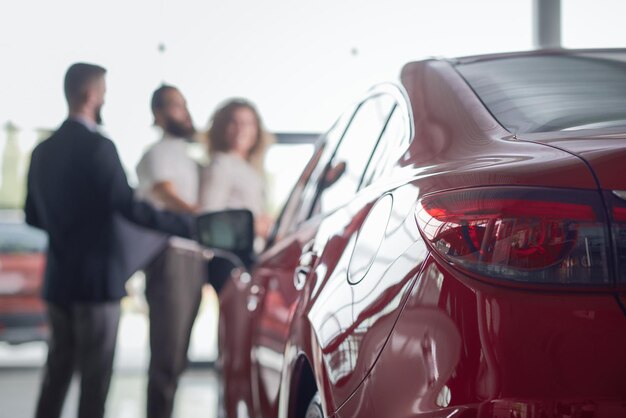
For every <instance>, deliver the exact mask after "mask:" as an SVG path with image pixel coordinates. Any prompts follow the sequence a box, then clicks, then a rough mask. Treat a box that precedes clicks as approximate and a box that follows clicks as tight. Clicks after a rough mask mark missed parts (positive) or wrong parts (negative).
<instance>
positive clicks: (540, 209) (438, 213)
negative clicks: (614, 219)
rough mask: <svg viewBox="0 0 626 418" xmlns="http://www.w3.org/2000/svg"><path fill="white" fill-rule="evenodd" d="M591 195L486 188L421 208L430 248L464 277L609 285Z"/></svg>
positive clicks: (598, 211)
mask: <svg viewBox="0 0 626 418" xmlns="http://www.w3.org/2000/svg"><path fill="white" fill-rule="evenodd" d="M602 213H603V212H602V203H601V200H600V196H599V195H598V194H597V193H594V192H584V191H561V190H548V189H528V188H507V189H505V188H488V189H487V188H485V189H473V190H463V191H454V192H446V193H440V194H435V195H431V196H427V197H424V198H423V199H421V200H420V202H419V204H418V207H417V212H416V219H417V223H418V226H419V228H420V230H421V231H422V233H423V234H424V236H425V238H426V239H427V240H428V241H429V242H430V244H431V245H432V247H433V248H434V249H435V250H436V251H437V252H438V253H439V254H440V255H441V256H443V257H444V258H446V259H447V260H449V261H450V262H452V263H454V264H455V265H457V266H459V267H462V268H465V269H466V270H469V271H470V272H473V273H476V274H479V275H482V276H487V277H492V278H501V279H507V280H515V281H524V282H536V283H580V284H604V283H609V282H610V274H609V269H608V262H607V260H608V256H607V245H606V244H607V231H606V229H607V228H606V223H605V222H604V220H603V215H602Z"/></svg>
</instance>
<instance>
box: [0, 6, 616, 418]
mask: <svg viewBox="0 0 626 418" xmlns="http://www.w3.org/2000/svg"><path fill="white" fill-rule="evenodd" d="M540 2H541V0H508V1H502V0H473V1H464V0H440V1H437V2H434V1H428V0H385V1H382V0H379V1H369V0H317V1H314V2H313V1H308V2H307V1H298V0H264V1H254V0H230V1H194V0H177V1H173V0H133V1H121V0H108V1H96V0H56V1H46V0H21V1H18V2H9V1H4V2H2V3H0V19H1V21H2V23H1V24H0V57H1V58H2V64H1V65H0V317H2V315H4V314H6V312H14V311H16V310H17V311H19V310H20V309H21V310H23V311H24V312H28V314H24V315H23V316H22V317H21V319H20V320H19V321H18V322H17V323H16V322H13V323H0V404H1V405H2V407H0V418H4V417H22V416H30V415H32V411H33V407H34V399H35V397H36V394H37V388H38V379H39V374H40V367H41V365H42V364H43V362H44V358H45V353H46V345H45V343H43V342H42V340H43V339H44V338H45V335H46V329H45V326H41V324H40V321H41V317H40V316H38V314H37V313H36V312H37V310H38V309H40V306H39V305H37V303H38V302H37V301H36V299H37V292H38V290H37V288H36V283H35V282H36V281H37V279H38V278H39V277H40V275H41V271H42V268H43V263H44V262H45V260H44V259H43V256H42V251H43V250H44V248H45V241H46V239H45V236H44V235H43V234H41V233H39V232H38V231H36V230H32V229H29V228H26V227H25V226H24V225H23V223H22V215H21V207H22V204H23V199H24V193H25V188H24V180H25V178H24V177H25V173H26V170H27V168H28V163H29V158H30V152H31V150H32V148H33V146H34V145H35V144H36V143H37V142H38V141H40V140H42V139H43V138H45V137H46V136H47V135H48V134H49V133H50V132H51V131H52V130H54V129H56V127H57V126H58V125H60V123H61V122H62V120H63V119H64V118H65V116H66V111H67V110H66V106H65V101H64V97H63V76H64V73H65V71H66V69H67V68H68V66H69V65H71V64H72V63H74V62H77V61H84V62H91V63H96V64H99V65H102V66H104V67H106V68H107V70H108V73H107V84H108V90H107V98H106V99H107V103H106V105H105V107H104V109H103V119H104V130H105V132H106V133H107V134H108V136H109V137H110V138H111V139H113V141H114V142H115V143H116V145H117V147H118V151H119V153H120V157H121V158H122V162H123V164H124V166H125V168H126V169H127V173H128V178H129V181H130V182H131V183H133V184H135V183H136V175H135V166H136V164H137V162H138V160H139V158H140V157H141V155H142V153H143V152H144V150H145V149H146V148H147V147H148V146H149V145H150V144H151V143H153V142H154V141H156V140H157V139H158V138H159V135H160V133H159V132H157V130H156V129H154V127H153V126H152V116H151V113H150V107H149V100H150V96H151V94H152V92H153V91H154V89H155V88H157V87H158V86H159V85H160V84H161V83H163V82H166V83H169V84H173V85H175V86H178V87H179V88H180V90H181V92H182V93H183V94H184V95H185V96H186V98H187V101H188V106H189V109H190V111H191V113H192V117H193V119H194V122H195V125H196V127H197V128H198V129H199V130H203V129H205V128H206V126H207V123H208V121H209V118H210V115H211V114H212V112H213V110H214V109H215V108H216V106H217V105H218V104H219V103H220V102H222V101H224V100H225V99H227V98H230V97H233V96H238V97H245V98H248V99H250V100H252V101H253V102H254V103H256V105H257V106H258V109H259V111H260V113H261V115H262V117H263V119H264V122H265V125H266V127H267V128H268V129H269V130H270V131H272V132H274V133H276V134H277V135H278V138H279V141H278V143H277V144H275V145H274V146H272V148H271V149H270V151H269V153H268V155H267V159H266V170H267V173H268V177H269V183H270V198H271V205H272V207H273V208H274V210H275V211H278V210H279V208H280V205H281V204H282V202H283V200H284V199H285V197H286V195H287V194H288V192H289V190H290V188H291V186H292V184H293V182H294V181H295V180H296V178H297V176H298V174H299V172H300V170H301V169H302V167H303V166H304V164H305V163H306V161H307V159H308V158H309V156H310V153H311V150H312V141H313V140H314V138H315V135H316V134H318V133H320V132H323V131H325V130H326V129H327V128H328V127H330V125H331V124H332V123H333V122H334V119H335V117H337V116H338V115H339V114H340V113H341V112H342V111H343V110H344V109H345V108H346V107H347V106H348V105H349V104H350V103H351V102H352V101H353V100H356V99H357V97H358V96H359V95H361V94H362V93H363V92H365V91H366V90H367V89H368V88H369V87H371V86H372V85H374V84H376V83H380V82H384V81H397V79H398V76H399V73H400V70H401V68H402V66H403V65H404V64H405V63H406V62H409V61H413V60H419V59H423V58H427V57H430V56H438V57H441V56H443V57H457V56H465V55H473V54H484V53H494V52H506V51H517V50H528V49H532V48H535V47H536V46H537V39H536V36H535V35H536V33H535V32H534V31H533V27H534V25H535V23H536V19H535V18H534V16H535V14H534V11H535V10H536V7H537V4H539V3H540ZM560 6H561V10H560V19H559V20H558V21H559V23H560V44H561V45H562V46H563V47H566V48H594V47H624V46H626V29H625V26H624V23H623V19H624V15H625V14H624V11H625V9H626V3H625V2H623V1H622V0H594V1H593V2H591V1H588V0H562V1H561V2H560ZM199 147H201V146H199ZM199 152H201V149H199ZM15 271H21V273H19V274H18V273H15ZM128 289H129V293H130V295H131V297H129V298H127V299H126V300H124V315H123V319H122V324H121V328H120V338H119V349H118V354H117V360H116V371H117V372H118V373H117V375H116V377H115V380H114V386H113V388H112V392H111V395H110V404H111V405H112V406H111V407H110V408H109V414H110V415H109V416H111V417H113V416H115V417H136V416H142V411H143V402H145V401H144V399H145V396H144V386H145V368H146V364H147V359H148V353H147V344H146V338H147V330H146V327H147V322H146V316H145V310H146V306H145V301H144V300H143V295H142V292H143V280H142V275H141V273H139V274H137V275H135V276H134V277H133V278H132V279H131V280H130V281H129V282H128ZM20 292H21V293H24V294H29V295H30V298H21V299H15V298H13V299H11V300H12V301H11V302H9V298H8V297H6V296H14V295H16V294H18V293H20ZM29 292H30V293H29ZM216 311H217V305H216V298H215V295H214V294H213V293H212V291H211V289H209V288H207V289H206V297H205V300H204V303H203V308H202V312H201V314H200V318H199V320H198V321H196V327H195V329H194V336H193V338H192V347H191V350H190V354H189V356H190V358H191V360H192V362H193V364H194V365H195V366H196V367H193V368H192V369H191V371H190V372H189V373H188V374H187V375H186V376H185V379H184V380H183V382H182V383H181V392H180V393H181V394H180V395H179V398H178V399H179V401H178V406H177V408H179V409H178V414H179V415H178V416H185V417H195V416H215V414H216V412H215V411H216V405H217V400H218V394H219V384H218V379H217V376H216V375H215V374H214V373H213V372H212V369H211V368H210V367H204V366H211V364H212V362H213V361H214V360H215V356H216V349H215V327H216V316H215V314H216ZM33 312H35V313H33ZM29 315H30V316H29ZM39 315H40V314H39ZM20 321H21V322H20ZM73 390H75V388H74V389H73ZM73 393H75V392H73ZM72 396H73V397H72ZM72 396H71V397H70V402H68V405H66V409H65V414H66V415H64V416H73V415H74V410H75V404H72V402H74V403H75V394H74V395H72Z"/></svg>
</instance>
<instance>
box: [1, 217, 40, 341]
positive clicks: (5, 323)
mask: <svg viewBox="0 0 626 418" xmlns="http://www.w3.org/2000/svg"><path fill="white" fill-rule="evenodd" d="M46 246H47V238H46V235H45V234H44V233H43V232H42V231H40V230H37V229H35V228H31V227H30V226H28V225H26V224H25V223H24V222H23V221H22V220H20V219H18V217H16V215H7V214H6V213H2V215H0V341H4V342H8V343H10V344H19V343H25V342H29V341H41V340H46V339H47V336H48V323H47V319H46V312H45V305H44V303H43V301H42V299H41V287H42V285H43V273H44V268H45V260H46V257H45V249H46Z"/></svg>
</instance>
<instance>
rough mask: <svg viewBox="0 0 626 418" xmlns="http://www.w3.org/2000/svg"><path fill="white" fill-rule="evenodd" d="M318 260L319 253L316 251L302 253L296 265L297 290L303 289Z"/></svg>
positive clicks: (294, 276)
mask: <svg viewBox="0 0 626 418" xmlns="http://www.w3.org/2000/svg"><path fill="white" fill-rule="evenodd" d="M316 261H317V253H316V252H315V251H313V250H309V251H305V252H304V253H302V255H301V256H300V260H299V261H298V267H296V271H295V272H294V274H293V285H294V287H295V288H296V290H302V288H303V287H304V283H306V278H307V276H308V275H309V273H310V272H311V268H312V267H313V265H314V264H315V262H316Z"/></svg>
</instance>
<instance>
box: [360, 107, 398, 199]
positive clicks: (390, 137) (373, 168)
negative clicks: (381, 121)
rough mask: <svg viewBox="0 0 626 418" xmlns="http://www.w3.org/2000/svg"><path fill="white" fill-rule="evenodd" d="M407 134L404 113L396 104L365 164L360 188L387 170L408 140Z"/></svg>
mask: <svg viewBox="0 0 626 418" xmlns="http://www.w3.org/2000/svg"><path fill="white" fill-rule="evenodd" d="M407 136H408V132H407V130H406V115H404V114H403V112H402V109H401V108H400V107H399V106H396V107H395V108H394V110H393V113H392V114H391V117H390V118H389V121H388V122H387V125H385V130H384V131H383V134H382V135H381V137H380V140H379V141H378V145H377V146H376V150H375V151H374V154H373V155H372V159H371V160H370V163H369V164H368V166H367V171H366V172H365V176H364V177H363V183H362V184H361V188H363V187H367V186H369V185H370V184H371V183H372V182H373V181H374V180H376V179H377V178H379V177H381V176H382V175H384V174H385V173H387V172H388V169H389V167H390V166H391V165H392V164H393V163H394V162H395V161H396V160H397V159H398V158H399V157H400V153H401V152H402V151H403V149H402V145H403V144H405V143H406V142H408V140H407Z"/></svg>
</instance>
